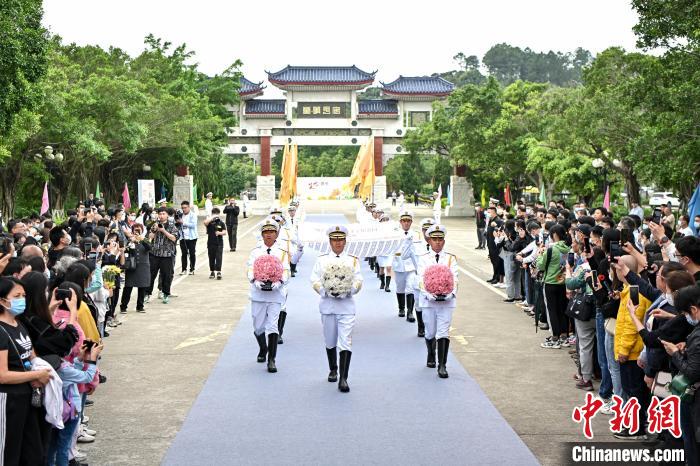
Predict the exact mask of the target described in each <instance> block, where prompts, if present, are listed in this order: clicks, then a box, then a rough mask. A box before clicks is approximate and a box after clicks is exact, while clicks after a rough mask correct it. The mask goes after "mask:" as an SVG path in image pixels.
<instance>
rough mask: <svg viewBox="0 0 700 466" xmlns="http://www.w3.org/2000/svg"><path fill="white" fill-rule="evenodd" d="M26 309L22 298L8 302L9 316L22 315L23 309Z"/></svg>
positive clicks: (25, 303) (25, 302)
mask: <svg viewBox="0 0 700 466" xmlns="http://www.w3.org/2000/svg"><path fill="white" fill-rule="evenodd" d="M26 307H27V300H26V299H24V298H15V299H13V300H11V301H10V314H12V315H13V316H15V317H16V316H18V315H20V314H22V313H24V309H25V308H26Z"/></svg>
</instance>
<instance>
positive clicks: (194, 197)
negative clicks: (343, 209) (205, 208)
mask: <svg viewBox="0 0 700 466" xmlns="http://www.w3.org/2000/svg"><path fill="white" fill-rule="evenodd" d="M192 202H197V185H194V186H192Z"/></svg>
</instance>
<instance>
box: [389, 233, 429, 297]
mask: <svg viewBox="0 0 700 466" xmlns="http://www.w3.org/2000/svg"><path fill="white" fill-rule="evenodd" d="M403 234H404V241H403V242H402V243H401V249H400V250H399V252H397V253H396V254H395V255H394V261H393V264H392V269H393V270H394V277H395V280H396V292H397V293H406V294H413V286H414V278H413V276H414V275H415V274H416V268H417V266H418V257H417V254H416V250H417V248H419V247H420V245H421V243H422V241H421V238H420V236H419V235H420V233H416V232H414V231H411V230H408V231H404V232H403Z"/></svg>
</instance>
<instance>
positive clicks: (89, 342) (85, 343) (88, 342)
mask: <svg viewBox="0 0 700 466" xmlns="http://www.w3.org/2000/svg"><path fill="white" fill-rule="evenodd" d="M83 346H84V347H85V348H87V350H88V351H92V347H93V346H95V342H94V341H92V340H83Z"/></svg>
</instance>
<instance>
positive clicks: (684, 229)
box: [676, 215, 695, 236]
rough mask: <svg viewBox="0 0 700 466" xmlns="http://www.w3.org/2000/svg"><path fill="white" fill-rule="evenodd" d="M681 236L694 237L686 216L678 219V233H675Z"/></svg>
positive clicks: (688, 218)
mask: <svg viewBox="0 0 700 466" xmlns="http://www.w3.org/2000/svg"><path fill="white" fill-rule="evenodd" d="M676 233H677V234H679V235H683V236H695V232H694V231H693V229H692V228H690V217H689V216H688V215H681V216H680V218H679V219H678V231H677V232H676Z"/></svg>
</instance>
